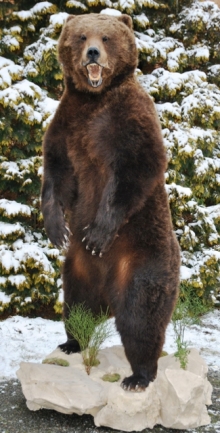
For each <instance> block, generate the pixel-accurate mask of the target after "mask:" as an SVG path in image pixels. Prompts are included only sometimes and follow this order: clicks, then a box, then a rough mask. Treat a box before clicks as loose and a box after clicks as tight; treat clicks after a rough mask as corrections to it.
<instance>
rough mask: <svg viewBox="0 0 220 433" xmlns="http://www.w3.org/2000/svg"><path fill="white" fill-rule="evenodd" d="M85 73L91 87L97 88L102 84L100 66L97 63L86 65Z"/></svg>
mask: <svg viewBox="0 0 220 433" xmlns="http://www.w3.org/2000/svg"><path fill="white" fill-rule="evenodd" d="M87 71H88V76H89V83H90V84H91V86H92V87H98V86H100V84H102V77H101V75H102V66H99V65H97V63H90V64H89V65H87Z"/></svg>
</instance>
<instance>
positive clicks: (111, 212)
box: [82, 179, 127, 257]
mask: <svg viewBox="0 0 220 433" xmlns="http://www.w3.org/2000/svg"><path fill="white" fill-rule="evenodd" d="M115 190H116V183H115V181H114V179H113V180H111V181H110V182H109V183H108V184H107V186H106V188H105V189H104V191H103V196H102V199H101V202H100V205H99V209H98V212H97V214H96V217H95V220H94V221H93V222H92V223H91V224H90V225H89V226H87V227H85V228H84V238H83V239H82V242H85V244H86V249H87V250H90V251H91V253H92V255H96V254H98V255H99V256H100V257H102V255H103V254H104V253H106V252H107V251H108V250H109V249H110V247H111V245H112V243H113V242H114V240H115V238H116V237H117V234H118V231H119V229H120V227H122V226H123V225H124V224H125V223H126V222H127V221H126V218H125V209H124V207H123V206H122V205H120V204H117V203H116V202H115Z"/></svg>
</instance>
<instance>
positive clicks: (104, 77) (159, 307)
mask: <svg viewBox="0 0 220 433" xmlns="http://www.w3.org/2000/svg"><path fill="white" fill-rule="evenodd" d="M58 53H59V60H60V62H61V63H62V66H63V71H64V77H65V91H64V94H63V97H62V99H61V102H60V104H59V107H58V109H57V111H56V113H55V116H54V118H53V120H52V122H51V124H50V126H49V128H48V130H47V132H46V134H45V137H44V145H43V148H44V178H43V186H42V211H43V216H44V223H45V229H46V232H47V234H48V237H49V238H50V240H51V242H52V243H53V244H54V245H56V246H58V247H59V246H62V245H63V243H64V241H65V239H66V236H67V235H68V232H67V229H66V226H65V219H64V215H65V218H66V220H67V221H68V224H69V229H70V232H71V235H70V246H69V249H68V252H67V255H66V259H65V263H64V266H63V286H64V301H65V302H64V317H68V312H69V307H70V308H71V307H72V306H73V305H75V304H77V303H84V305H85V306H86V307H87V308H89V309H91V310H92V311H93V313H94V315H96V314H100V310H101V309H102V311H107V310H108V311H109V312H110V314H111V315H114V316H115V321H116V326H117V329H118V332H119V333H120V336H121V340H122V343H123V345H124V349H125V354H126V356H127V359H128V361H129V362H130V364H131V368H132V371H133V374H132V375H131V376H130V377H127V378H125V379H124V380H123V382H122V387H123V388H124V389H127V390H132V391H134V390H135V391H140V390H144V389H145V388H146V387H147V386H148V384H149V382H150V381H153V380H154V378H155V376H156V373H157V361H158V358H159V356H160V354H161V350H162V346H163V343H164V337H165V330H166V327H167V324H168V322H169V320H170V318H171V314H172V311H173V308H174V305H175V302H176V298H177V294H178V284H179V264H180V263H179V262H180V258H179V246H178V243H177V240H176V237H175V235H174V233H173V228H172V223H171V217H170V210H169V204H168V198H167V193H166V190H165V187H164V172H165V170H166V166H167V162H166V154H165V149H164V145H163V140H162V134H161V128H160V124H159V121H158V117H157V114H156V112H155V107H154V104H153V102H152V100H151V98H150V97H149V96H148V95H147V94H146V93H145V91H144V90H143V88H142V87H141V86H140V85H139V84H138V82H137V80H136V77H135V75H134V72H135V69H136V67H137V49H136V45H135V37H134V33H133V30H132V20H131V18H130V17H129V16H127V15H121V16H119V17H113V16H107V15H104V14H100V15H99V14H89V15H82V16H73V15H70V16H69V17H68V19H67V22H66V23H65V25H64V28H63V30H62V33H61V36H60V39H59V43H58ZM67 337H68V339H67V342H66V343H64V344H61V345H60V346H59V347H60V348H61V349H62V350H63V351H65V352H67V353H71V352H77V351H79V350H80V349H79V344H78V342H77V341H76V340H74V339H72V337H71V335H69V334H68V333H67Z"/></svg>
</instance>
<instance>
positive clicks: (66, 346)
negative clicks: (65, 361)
mask: <svg viewBox="0 0 220 433" xmlns="http://www.w3.org/2000/svg"><path fill="white" fill-rule="evenodd" d="M58 347H59V349H60V350H62V352H64V353H66V354H67V355H70V354H71V353H76V352H80V346H79V343H78V341H75V340H67V341H66V343H63V344H59V346H58Z"/></svg>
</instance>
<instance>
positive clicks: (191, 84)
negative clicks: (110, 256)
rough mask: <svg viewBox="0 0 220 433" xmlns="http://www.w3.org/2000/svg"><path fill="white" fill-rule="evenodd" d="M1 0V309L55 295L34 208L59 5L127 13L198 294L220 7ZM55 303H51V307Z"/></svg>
mask: <svg viewBox="0 0 220 433" xmlns="http://www.w3.org/2000/svg"><path fill="white" fill-rule="evenodd" d="M17 3H18V2H14V3H10V2H9V3H5V2H3V3H0V18H1V17H3V18H2V22H3V25H2V26H1V28H0V112H1V118H0V119H1V120H0V155H1V156H0V190H1V196H0V217H1V220H0V271H1V272H0V275H1V276H0V311H2V312H3V311H5V312H6V311H8V312H14V311H16V312H19V313H23V314H29V313H30V312H31V310H33V312H35V313H38V314H40V309H41V305H42V303H50V302H51V300H52V303H54V302H55V301H56V299H58V292H59V289H60V285H61V280H60V272H59V266H60V263H61V261H62V256H61V253H60V252H59V251H58V250H57V249H54V248H53V246H52V245H50V243H49V242H48V240H47V238H46V236H45V232H44V229H43V222H42V216H41V213H40V204H39V194H40V178H41V175H42V168H41V166H42V159H41V158H42V156H41V143H42V135H43V132H44V131H45V129H46V128H47V125H48V124H49V122H50V120H51V118H52V116H53V114H54V111H55V109H56V107H57V105H58V103H59V98H60V96H61V94H62V90H63V84H62V71H61V68H60V66H59V64H58V62H57V59H56V47H57V39H58V37H59V34H60V31H61V28H62V25H63V23H64V21H65V19H66V17H67V16H68V14H69V13H74V14H80V13H88V12H100V11H101V13H114V14H116V15H117V14H120V13H128V14H130V15H131V16H132V18H133V23H134V29H135V34H136V42H137V47H138V50H139V57H140V62H139V69H138V71H137V77H138V79H139V80H140V83H141V84H142V85H143V87H144V88H145V89H146V90H147V91H148V93H149V94H150V95H151V96H152V98H153V99H154V101H155V103H156V107H157V110H158V114H159V118H160V121H161V125H162V128H163V136H164V143H165V146H166V149H167V155H168V161H169V164H168V170H167V173H166V183H167V193H168V194H169V199H170V205H171V211H172V217H173V222H174V229H175V231H176V234H177V237H178V239H179V242H180V245H181V248H182V269H181V279H182V282H183V284H184V286H185V287H187V286H188V287H190V288H191V289H193V290H195V293H196V294H197V295H198V296H200V297H204V298H205V297H207V296H209V294H210V293H212V297H213V293H216V291H217V290H218V288H219V264H220V247H219V227H220V191H219V190H220V188H219V186H220V79H219V76H220V54H219V53H220V50H219V28H220V9H219V8H218V7H217V6H216V5H215V4H214V3H212V2H210V1H205V2H200V1H191V2H189V1H188V0H182V1H181V2H174V1H171V0H170V1H169V2H162V1H160V0H158V1H156V0H118V1H116V2H112V1H111V0H83V1H76V0H68V1H63V2H60V1H58V0H51V1H50V2H48V1H42V2H39V3H37V2H36V1H35V0H21V1H20V2H19V4H17ZM60 306H61V304H60V303H59V302H58V303H56V304H55V309H56V311H60Z"/></svg>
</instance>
